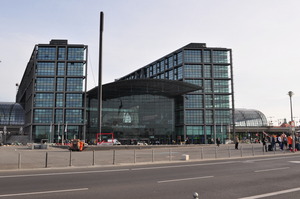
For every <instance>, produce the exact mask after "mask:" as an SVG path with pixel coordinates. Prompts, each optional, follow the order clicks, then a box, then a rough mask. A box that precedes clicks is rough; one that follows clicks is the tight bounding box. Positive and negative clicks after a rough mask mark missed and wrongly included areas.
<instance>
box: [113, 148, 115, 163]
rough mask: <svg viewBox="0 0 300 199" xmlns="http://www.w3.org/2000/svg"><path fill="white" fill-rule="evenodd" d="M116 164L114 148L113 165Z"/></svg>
mask: <svg viewBox="0 0 300 199" xmlns="http://www.w3.org/2000/svg"><path fill="white" fill-rule="evenodd" d="M114 164H116V150H113V165H114Z"/></svg>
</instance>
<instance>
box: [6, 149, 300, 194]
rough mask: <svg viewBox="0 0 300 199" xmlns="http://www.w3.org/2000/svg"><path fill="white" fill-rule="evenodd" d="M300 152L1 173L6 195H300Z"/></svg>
mask: <svg viewBox="0 0 300 199" xmlns="http://www.w3.org/2000/svg"><path fill="white" fill-rule="evenodd" d="M299 163H300V155H299V154H293V155H289V156H276V157H259V158H258V157H252V158H241V159H228V160H224V159H223V160H209V161H197V162H183V163H175V162H174V163H168V164H155V165H154V164H151V165H133V166H98V167H92V168H80V169H79V168H67V169H36V170H14V171H1V172H0V198H10V199H11V198H16V199H18V198H22V199H27V198H28V199H29V198H30V199H35V198H43V199H50V198H51V199H53V198H56V199H60V198H72V199H79V198H85V199H88V198H104V199H110V198H113V199H116V198H122V199H129V198H130V199H132V198H138V199H143V198H147V199H150V198H160V199H161V198H162V199H185V198H187V199H189V198H193V193H194V192H198V194H199V198H201V199H202V198H205V199H210V198H212V199H214V198H221V199H227V198H228V199H255V198H272V199H279V198H280V199H281V198H284V199H286V198H300V184H299V179H300V171H299Z"/></svg>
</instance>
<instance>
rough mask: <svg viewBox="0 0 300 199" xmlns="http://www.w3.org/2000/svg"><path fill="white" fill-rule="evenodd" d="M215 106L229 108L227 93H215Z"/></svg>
mask: <svg viewBox="0 0 300 199" xmlns="http://www.w3.org/2000/svg"><path fill="white" fill-rule="evenodd" d="M215 107H216V108H230V96H229V95H215Z"/></svg>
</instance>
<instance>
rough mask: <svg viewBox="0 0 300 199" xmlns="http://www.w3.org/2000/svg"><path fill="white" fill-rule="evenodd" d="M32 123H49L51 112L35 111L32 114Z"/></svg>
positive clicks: (46, 110) (44, 110)
mask: <svg viewBox="0 0 300 199" xmlns="http://www.w3.org/2000/svg"><path fill="white" fill-rule="evenodd" d="M33 122H34V123H49V124H50V123H51V122H52V110H51V109H35V110H34V113H33Z"/></svg>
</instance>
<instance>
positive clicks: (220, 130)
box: [186, 123, 228, 137]
mask: <svg viewBox="0 0 300 199" xmlns="http://www.w3.org/2000/svg"><path fill="white" fill-rule="evenodd" d="M214 128H216V135H217V137H225V134H226V132H227V128H228V124H227V123H224V124H220V125H218V126H205V127H204V126H186V134H187V136H196V135H204V134H206V135H214ZM204 129H205V130H204Z"/></svg>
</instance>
